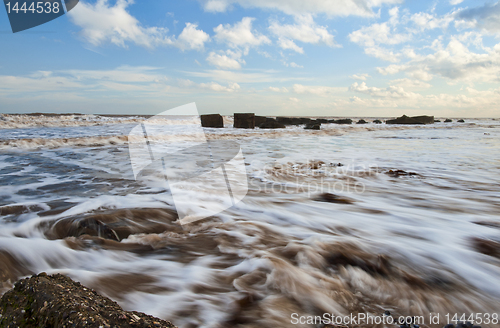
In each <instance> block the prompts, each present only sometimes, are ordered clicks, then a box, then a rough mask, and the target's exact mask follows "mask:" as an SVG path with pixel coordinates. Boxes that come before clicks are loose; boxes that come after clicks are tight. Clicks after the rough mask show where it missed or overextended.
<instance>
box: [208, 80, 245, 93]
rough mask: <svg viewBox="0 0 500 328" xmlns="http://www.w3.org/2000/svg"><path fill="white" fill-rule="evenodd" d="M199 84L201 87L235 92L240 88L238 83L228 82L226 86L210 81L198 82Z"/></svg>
mask: <svg viewBox="0 0 500 328" xmlns="http://www.w3.org/2000/svg"><path fill="white" fill-rule="evenodd" d="M199 86H200V87H201V88H203V89H208V90H211V91H216V92H236V91H239V90H240V89H241V87H240V85H239V84H238V83H229V84H228V85H227V86H223V85H220V84H219V83H216V82H210V83H200V84H199Z"/></svg>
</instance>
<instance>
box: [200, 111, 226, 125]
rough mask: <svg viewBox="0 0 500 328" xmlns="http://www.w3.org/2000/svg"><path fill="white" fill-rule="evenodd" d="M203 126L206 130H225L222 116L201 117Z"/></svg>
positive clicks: (209, 115)
mask: <svg viewBox="0 0 500 328" xmlns="http://www.w3.org/2000/svg"><path fill="white" fill-rule="evenodd" d="M200 118H201V126H202V127H204V128H223V127H224V120H223V119H222V116H221V115H220V114H208V115H201V116H200Z"/></svg>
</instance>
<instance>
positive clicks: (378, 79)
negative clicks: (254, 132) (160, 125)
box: [0, 0, 500, 117]
mask: <svg viewBox="0 0 500 328" xmlns="http://www.w3.org/2000/svg"><path fill="white" fill-rule="evenodd" d="M192 102H196V104H197V107H198V109H199V111H200V113H220V114H223V115H230V114H232V113H234V112H253V113H256V114H258V115H269V116H276V115H297V116H345V117H362V116H370V117H393V116H400V115H403V114H406V115H435V116H437V117H500V1H482V0H435V1H423V0H308V1H304V0H183V1H173V0H143V1H133V0H80V3H79V4H78V5H77V6H76V7H75V8H74V9H73V10H71V11H70V12H69V13H68V14H67V15H64V16H62V17H60V18H58V19H55V20H53V21H51V22H48V23H46V24H44V25H41V26H38V27H35V28H32V29H30V30H26V31H23V32H19V33H15V34H14V33H12V31H11V28H10V25H9V21H8V17H7V12H6V10H4V9H2V8H0V112H1V113H31V112H50V113H85V114H91V113H94V114H105V113H106V114H118V115H121V114H153V115H154V114H157V113H160V112H163V111H165V110H168V109H170V108H174V107H177V106H181V105H184V104H187V103H192Z"/></svg>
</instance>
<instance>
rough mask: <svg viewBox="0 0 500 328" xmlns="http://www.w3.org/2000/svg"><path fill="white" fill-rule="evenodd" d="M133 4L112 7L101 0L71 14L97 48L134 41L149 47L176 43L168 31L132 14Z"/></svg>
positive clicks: (124, 1) (126, 1)
mask: <svg viewBox="0 0 500 328" xmlns="http://www.w3.org/2000/svg"><path fill="white" fill-rule="evenodd" d="M132 3H133V1H132V0H117V1H116V3H115V5H114V6H112V5H109V1H108V0H97V2H96V3H95V4H94V5H92V4H89V3H86V2H80V3H79V5H78V6H76V7H75V8H74V9H73V10H72V11H70V12H69V13H68V15H69V16H70V18H71V20H72V22H73V23H74V24H75V25H78V26H79V27H81V28H82V31H81V35H82V36H83V38H85V39H86V40H87V41H88V42H89V43H91V44H93V45H94V46H99V45H101V44H103V43H107V42H111V43H113V44H115V45H117V46H121V47H125V46H126V43H127V42H132V43H135V44H136V45H140V46H144V47H148V48H152V47H155V46H157V45H159V44H172V43H173V41H172V40H171V39H170V38H169V37H168V36H167V31H168V30H167V29H164V28H158V27H148V28H146V27H143V26H141V24H140V23H139V21H138V20H137V19H136V18H135V17H134V16H132V15H130V14H129V13H128V11H127V7H128V6H129V5H130V4H132Z"/></svg>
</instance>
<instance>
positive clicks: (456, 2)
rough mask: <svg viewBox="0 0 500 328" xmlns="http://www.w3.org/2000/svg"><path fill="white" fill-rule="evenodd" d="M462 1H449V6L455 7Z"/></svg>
mask: <svg viewBox="0 0 500 328" xmlns="http://www.w3.org/2000/svg"><path fill="white" fill-rule="evenodd" d="M462 2H464V0H450V5H452V6H455V5H458V4H461V3H462Z"/></svg>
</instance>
